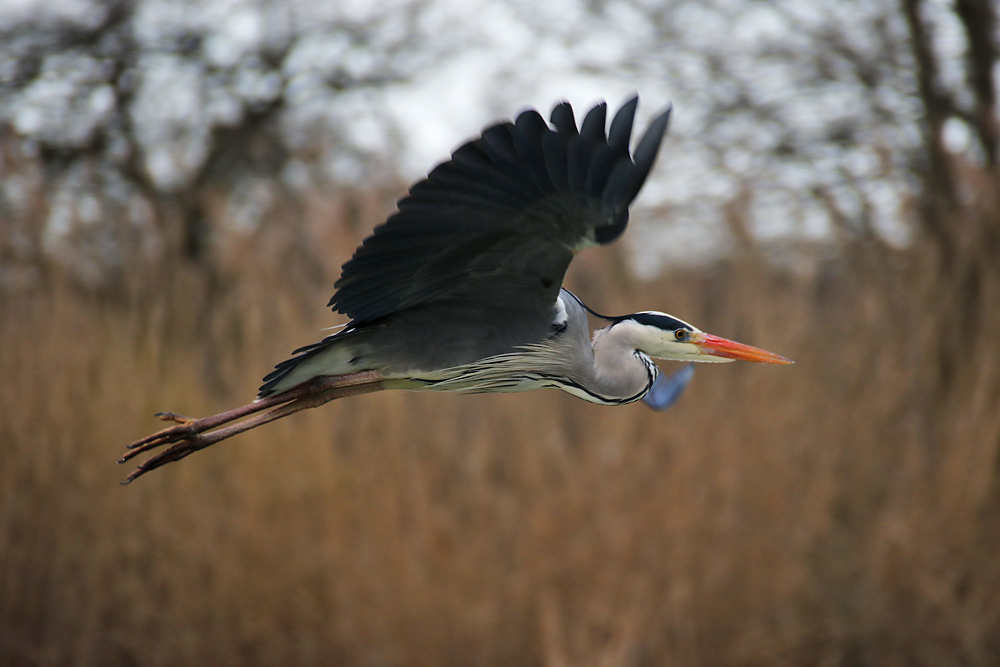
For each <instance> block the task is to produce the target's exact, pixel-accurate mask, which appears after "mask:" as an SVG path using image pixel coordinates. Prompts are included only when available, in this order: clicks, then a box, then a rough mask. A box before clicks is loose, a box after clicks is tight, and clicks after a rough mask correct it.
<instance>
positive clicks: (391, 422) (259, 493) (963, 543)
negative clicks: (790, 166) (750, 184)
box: [0, 245, 1000, 666]
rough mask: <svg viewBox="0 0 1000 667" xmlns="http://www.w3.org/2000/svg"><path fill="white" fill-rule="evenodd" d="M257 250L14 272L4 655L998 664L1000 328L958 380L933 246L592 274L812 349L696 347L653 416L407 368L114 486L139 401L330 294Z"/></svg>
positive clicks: (646, 304)
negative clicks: (78, 273)
mask: <svg viewBox="0 0 1000 667" xmlns="http://www.w3.org/2000/svg"><path fill="white" fill-rule="evenodd" d="M347 248H349V245H339V246H338V248H337V249H336V251H335V252H332V253H331V254H336V253H337V252H341V253H342V256H341V257H340V259H343V255H346V249H347ZM245 252H250V250H246V249H245ZM601 252H603V253H607V252H608V251H601ZM912 252H917V251H916V250H913V251H912ZM609 258H610V259H613V257H612V256H611V255H608V256H607V258H604V259H602V256H601V255H599V254H594V255H592V256H589V257H584V258H583V261H582V263H581V267H578V269H577V272H576V274H575V276H574V277H573V280H574V281H575V283H576V284H578V285H579V284H586V285H588V286H589V285H590V284H591V283H592V282H595V281H594V279H593V277H592V275H593V272H595V271H596V270H597V269H599V268H600V267H599V266H596V265H595V264H596V263H599V262H606V261H608V260H609ZM242 259H243V260H244V261H245V264H246V266H254V268H253V269H247V270H245V271H242V272H237V273H234V274H232V275H230V276H228V278H227V279H226V280H223V281H221V282H220V281H218V280H216V281H214V282H212V287H211V289H209V288H208V287H206V285H207V284H208V281H206V280H204V279H203V276H202V275H201V274H199V273H198V272H197V271H195V270H192V269H189V268H185V267H183V266H168V267H163V268H160V269H157V272H156V273H155V275H152V276H150V275H146V276H145V278H144V279H143V280H141V281H140V280H139V278H138V276H137V277H136V284H137V285H138V284H141V285H143V286H142V287H136V288H134V289H133V290H132V291H131V292H129V291H128V290H124V291H123V293H119V294H116V295H114V296H113V297H108V296H102V295H95V294H92V293H87V292H84V291H81V290H77V289H74V288H71V287H69V286H67V284H66V283H65V282H64V281H61V280H59V279H58V278H52V279H51V280H49V281H48V282H47V283H46V285H45V286H44V287H39V288H38V289H37V290H35V291H33V292H32V293H22V294H4V295H3V296H2V297H0V298H2V299H3V301H2V303H0V307H2V316H0V377H2V378H3V383H2V384H0V442H2V445H0V489H2V492H0V545H2V546H0V663H2V664H9V665H14V664H30V665H58V664H76V665H109V664H142V665H158V664H163V665H173V664H218V665H226V664H232V665H251V664H271V665H273V664H331V665H333V664H337V665H501V664H503V665H532V664H538V665H541V664H544V665H552V666H560V665H667V664H672V665H727V664H739V665H800V664H826V665H841V664H842V665H847V664H879V665H921V664H922V665H942V664H953V665H959V664H961V665H995V664H997V663H998V662H1000V557H998V554H1000V520H998V511H1000V502H998V492H997V489H998V487H997V478H998V472H997V464H998V456H997V454H998V443H1000V418H998V414H1000V410H998V409H997V404H996V403H995V402H994V398H995V397H996V396H997V388H998V377H1000V352H998V350H1000V347H998V346H997V345H996V342H995V339H992V342H989V341H982V340H981V341H979V343H980V344H978V345H976V346H974V347H970V348H969V349H975V351H976V354H975V356H974V358H972V359H969V360H968V361H967V363H964V364H962V365H960V369H961V372H960V374H959V377H957V379H955V380H954V382H952V383H951V384H950V385H949V386H948V387H947V389H946V390H944V391H943V393H942V392H941V391H938V390H937V389H936V387H935V382H936V380H935V379H934V378H935V377H936V376H935V375H934V374H932V373H930V372H929V370H928V369H929V368H931V367H932V366H933V364H934V361H933V360H932V358H931V357H932V356H933V355H934V354H936V353H937V352H936V351H939V350H940V348H941V346H940V345H935V344H934V343H935V342H936V341H938V340H939V337H940V336H949V335H956V338H955V339H954V340H955V342H954V346H955V348H956V349H957V348H958V347H959V346H961V345H962V342H961V339H960V338H958V337H957V334H960V333H963V332H955V331H948V330H947V329H945V330H942V326H941V325H942V323H941V320H940V318H939V313H938V312H937V311H936V310H935V307H934V304H935V303H936V302H938V301H939V300H942V299H946V298H947V297H948V295H947V294H942V293H940V292H938V293H935V291H934V288H933V285H932V283H933V281H926V280H925V281H918V280H914V279H913V275H914V272H911V271H909V270H908V269H906V268H905V267H906V266H911V265H915V264H918V262H915V261H914V260H913V258H912V257H910V258H909V259H905V258H904V260H905V261H901V266H903V268H902V269H900V270H896V269H894V268H893V267H892V262H888V263H887V262H886V261H885V258H883V259H882V260H880V261H879V262H878V265H877V266H871V265H870V264H868V263H866V262H865V261H864V260H863V258H860V259H859V258H857V257H854V258H852V257H851V256H850V255H843V256H841V257H839V258H838V259H837V260H835V261H829V262H826V263H823V264H822V265H820V268H818V269H816V270H813V271H809V272H803V271H799V272H790V271H788V270H778V269H773V268H768V267H767V265H765V264H763V263H761V262H757V261H742V262H739V261H738V262H731V263H723V264H719V265H716V266H713V267H706V268H704V269H698V270H693V269H689V270H686V271H684V272H676V273H673V274H670V275H666V276H663V277H661V278H660V279H658V280H657V281H656V282H655V283H649V284H642V283H636V282H634V281H633V282H630V281H627V280H620V281H618V282H617V283H614V284H605V285H604V287H603V288H602V289H600V290H595V292H596V294H589V293H588V296H589V297H590V300H591V301H592V305H593V306H594V307H596V308H599V309H606V310H619V311H623V312H627V311H628V310H630V309H644V308H650V307H653V308H660V309H664V310H668V311H669V312H672V313H675V314H677V315H679V316H682V317H684V318H686V319H690V320H691V321H694V322H696V323H697V324H699V325H701V326H703V328H705V329H707V330H710V331H713V332H716V333H719V334H721V335H725V336H729V337H733V338H736V339H739V340H745V341H746V342H749V343H752V344H757V345H761V346H763V347H766V348H769V349H773V350H776V351H778V352H780V353H782V354H785V355H787V356H790V357H792V358H794V359H795V360H796V361H797V362H798V363H797V364H796V365H795V366H793V367H788V368H785V367H757V366H753V365H749V364H743V365H741V364H731V365H726V366H718V367H708V368H704V369H700V370H699V372H698V374H697V376H696V379H695V382H694V384H693V386H692V387H691V388H690V390H689V392H688V394H687V395H686V396H685V397H684V398H683V400H682V402H681V403H680V404H679V405H678V407H677V408H675V409H674V410H672V411H670V412H668V413H665V414H654V413H652V412H651V411H648V410H646V409H645V408H644V407H643V406H641V405H637V406H628V407H623V408H616V409H612V408H605V407H599V406H594V405H589V404H587V403H584V402H582V401H578V400H576V399H573V398H572V397H570V396H568V395H564V394H562V393H560V392H555V391H552V392H536V393H533V394H523V395H506V396H488V397H484V396H466V397H463V396H449V395H420V394H403V393H385V394H380V395H371V396H365V397H359V398H354V399H350V400H345V401H342V402H338V403H335V404H331V405H329V406H327V407H324V408H323V409H321V410H316V411H311V412H310V413H307V414H302V415H298V416H296V417H294V418H291V419H288V420H285V421H284V422H279V423H276V424H273V425H269V426H267V427H264V428H262V429H259V430H258V431H254V432H250V433H248V434H246V435H244V436H241V437H240V438H238V439H236V440H233V441H230V442H227V443H225V444H224V445H220V446H218V447H215V448H213V449H211V450H208V451H205V452H202V453H199V454H197V455H195V456H193V457H191V458H189V459H187V460H185V461H183V462H182V463H180V464H176V465H172V466H169V467H167V468H165V469H163V470H160V471H157V472H156V473H154V474H151V475H149V476H147V477H144V478H143V479H141V480H140V481H139V482H138V483H136V484H134V485H132V486H131V487H127V488H123V487H120V486H119V485H118V481H119V480H120V479H121V478H122V477H123V474H124V473H125V472H127V471H125V470H123V469H122V468H121V467H119V466H116V465H115V464H114V459H115V458H116V457H117V456H118V455H120V453H121V451H122V447H123V445H124V444H125V443H126V442H128V441H130V440H133V439H134V438H136V437H139V436H141V435H143V434H145V433H146V432H148V431H150V430H151V429H152V428H155V427H156V423H155V422H154V421H153V420H152V419H151V418H150V415H151V413H153V412H155V411H157V410H161V409H171V410H176V411H179V412H182V413H190V414H196V415H203V414H208V413H211V412H215V411H217V410H220V409H224V408H227V407H231V406H232V405H234V404H237V403H238V402H243V401H245V400H246V399H248V398H249V397H250V396H252V393H253V390H254V388H255V387H256V385H257V382H258V380H259V378H260V376H261V375H263V373H264V372H265V371H267V370H268V368H269V367H270V365H271V364H273V363H274V362H275V361H278V360H280V359H282V358H283V357H284V355H285V353H287V352H288V351H289V350H290V349H291V348H292V347H295V346H297V345H300V344H304V343H307V342H310V341H312V340H313V339H314V338H315V337H316V335H317V334H318V330H319V328H320V327H322V326H328V325H331V324H334V323H336V322H335V320H334V319H333V318H332V317H331V316H330V315H329V314H328V313H326V312H325V311H323V310H322V308H321V306H322V303H323V302H324V300H325V298H326V297H327V296H328V294H327V293H326V292H327V291H328V290H327V289H326V288H324V289H318V288H316V287H315V285H313V286H305V285H304V284H303V283H302V282H294V281H289V280H286V279H284V278H282V272H281V270H280V267H278V269H275V267H274V266H273V265H270V264H268V262H267V261H266V260H265V259H262V258H261V257H260V256H254V255H244V256H243V257H242ZM261 266H263V267H264V268H261ZM268 266H270V267H271V268H267V267H268ZM612 273H614V272H610V271H608V272H603V275H605V276H606V275H609V274H612ZM602 280H603V278H602ZM928 284H931V286H930V287H929V286H928ZM990 289H991V290H993V292H995V291H996V289H997V285H992V286H991V287H990ZM993 292H989V293H993ZM303 304H315V305H314V306H313V307H303ZM994 305H995V304H994ZM983 318H984V319H986V320H988V322H987V324H986V325H984V326H983V328H981V329H979V331H980V332H988V331H996V328H997V326H998V325H1000V309H997V308H993V309H991V310H990V311H989V312H984V313H983ZM972 333H973V334H975V332H972ZM983 335H986V334H983ZM960 356H961V355H960Z"/></svg>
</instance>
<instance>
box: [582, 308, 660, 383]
mask: <svg viewBox="0 0 1000 667" xmlns="http://www.w3.org/2000/svg"><path fill="white" fill-rule="evenodd" d="M637 326H638V325H635V324H632V323H630V322H627V321H626V322H620V323H618V324H616V325H614V326H610V327H606V328H604V329H600V330H598V331H595V332H594V338H593V343H592V345H593V350H594V367H593V375H592V376H591V377H590V378H588V382H587V383H586V385H587V386H586V387H585V389H586V391H587V393H588V394H590V396H589V397H588V396H583V395H581V394H578V395H580V396H581V397H582V398H585V399H587V400H589V401H592V402H595V403H630V402H632V401H636V400H639V399H640V398H642V397H643V396H644V395H645V393H646V391H648V389H649V387H650V385H652V383H653V380H655V379H656V375H657V373H658V372H659V371H658V369H657V367H656V364H654V363H653V360H652V359H650V358H649V357H648V356H647V355H646V354H644V353H642V352H640V351H639V344H640V333H641V332H640V331H639V330H638V329H637ZM595 396H596V397H601V398H603V399H605V400H595Z"/></svg>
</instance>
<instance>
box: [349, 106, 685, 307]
mask: <svg viewBox="0 0 1000 667" xmlns="http://www.w3.org/2000/svg"><path fill="white" fill-rule="evenodd" d="M637 104H638V97H633V98H631V99H630V100H629V101H628V102H626V103H625V104H624V105H623V106H622V108H621V109H620V110H619V111H618V113H617V114H615V117H614V119H613V120H612V121H611V127H610V129H609V130H608V131H607V133H605V123H606V115H607V105H606V104H604V103H601V104H598V105H597V106H595V107H594V108H593V109H591V110H590V111H589V112H588V113H587V115H586V117H585V118H584V120H583V123H582V125H581V126H580V127H579V128H578V127H577V124H576V121H575V119H574V116H573V109H572V107H571V106H570V105H569V104H568V103H565V102H564V103H562V104H559V105H558V106H556V107H555V109H554V110H553V111H552V116H551V123H552V126H551V127H550V126H549V125H547V124H546V123H545V121H544V120H543V119H542V117H541V116H540V115H539V114H538V112H536V111H534V110H529V111H525V112H523V113H521V114H520V115H519V116H518V117H517V119H516V120H515V121H514V122H513V123H510V122H507V123H500V124H497V125H493V126H492V127H489V128H487V129H486V130H484V131H483V133H482V136H481V137H479V138H478V139H475V140H473V141H470V142H469V143H467V144H465V145H464V146H462V147H460V148H459V149H458V150H456V151H455V152H454V153H453V154H452V157H451V160H449V161H448V162H445V163H443V164H441V165H439V166H438V167H436V168H435V169H434V170H433V171H431V173H430V175H428V177H427V178H426V179H424V180H422V181H420V182H419V183H417V184H416V185H414V186H413V188H412V189H411V190H410V193H409V195H408V196H407V197H405V198H403V199H402V200H400V202H399V210H398V211H397V212H396V213H395V214H393V215H392V216H390V217H389V219H388V220H387V221H386V222H385V223H384V224H382V225H380V226H379V227H377V228H376V229H375V231H374V233H373V234H372V235H371V236H370V237H369V238H368V239H367V240H365V242H364V243H363V244H362V245H361V246H360V247H359V248H358V249H357V251H356V252H355V253H354V256H353V257H352V258H351V259H350V260H349V261H348V262H347V263H345V264H344V266H343V270H342V273H341V277H340V279H339V280H338V281H337V283H336V285H335V287H336V289H337V291H336V293H335V294H334V295H333V298H332V299H331V300H330V303H329V305H330V306H331V307H332V308H333V309H334V310H336V311H339V312H341V313H344V314H346V315H348V316H349V317H350V318H351V319H352V320H353V321H354V322H355V323H364V322H372V321H374V320H377V319H379V318H381V317H384V316H386V315H389V314H392V313H396V312H399V311H402V310H406V309H410V308H413V307H416V306H422V305H428V304H431V303H434V302H439V301H443V300H458V301H462V300H466V301H468V300H474V301H482V302H491V303H512V300H514V301H516V302H518V303H521V304H523V305H525V306H526V307H529V308H530V307H531V306H535V307H540V306H541V305H542V304H544V305H545V306H546V307H551V305H552V304H554V303H555V300H556V297H557V296H558V294H559V288H560V286H561V285H562V281H563V276H564V275H565V273H566V269H567V267H568V266H569V263H570V261H571V260H572V258H573V253H574V252H576V251H578V250H580V249H581V248H584V247H586V246H589V245H594V244H603V243H610V242H611V241H613V240H615V239H616V238H618V236H620V235H621V233H622V232H623V231H624V229H625V225H626V223H627V221H628V206H629V204H630V203H631V202H632V200H633V199H634V198H635V196H636V194H638V192H639V189H640V188H641V187H642V184H643V182H644V181H645V180H646V176H647V175H648V174H649V170H650V168H651V167H652V166H653V161H654V159H655V158H656V153H657V151H658V149H659V146H660V142H661V141H662V139H663V137H664V135H665V133H666V131H667V124H668V121H669V118H670V109H669V108H668V109H667V110H666V111H664V112H663V113H662V114H660V115H659V116H657V117H656V118H655V119H654V120H653V122H652V123H651V124H650V126H649V129H648V130H647V131H646V133H645V135H643V137H642V139H641V140H640V142H639V144H638V146H637V147H636V149H635V153H634V154H630V153H629V142H630V139H631V134H632V122H633V118H634V116H635V110H636V105H637Z"/></svg>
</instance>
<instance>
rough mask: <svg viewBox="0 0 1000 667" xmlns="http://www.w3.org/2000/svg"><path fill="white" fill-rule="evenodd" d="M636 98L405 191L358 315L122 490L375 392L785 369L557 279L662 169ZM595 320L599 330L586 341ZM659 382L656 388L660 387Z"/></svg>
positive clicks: (659, 392) (772, 357)
mask: <svg viewBox="0 0 1000 667" xmlns="http://www.w3.org/2000/svg"><path fill="white" fill-rule="evenodd" d="M637 104H638V97H637V96H634V97H632V98H631V99H629V100H628V101H627V102H626V103H625V104H624V105H623V106H622V107H621V109H620V110H619V111H618V112H617V113H616V114H615V116H614V118H613V119H612V121H611V124H610V127H608V128H607V129H606V124H607V121H606V116H607V105H606V104H605V103H600V104H597V105H596V106H594V107H593V108H592V109H590V110H589V111H588V112H587V114H586V116H585V117H584V119H583V122H582V123H581V124H580V125H579V126H578V125H577V122H576V120H575V118H574V114H573V109H572V107H571V106H570V105H569V104H568V103H566V102H563V103H561V104H558V105H556V107H555V108H554V109H553V111H552V114H551V117H550V123H551V124H549V123H546V122H545V120H544V119H543V118H542V116H541V115H540V114H539V113H538V112H537V111H534V110H527V111H524V112H522V113H521V114H519V115H518V116H517V118H516V119H515V120H514V121H513V122H504V123H499V124H496V125H493V126H491V127H488V128H487V129H485V130H484V131H483V132H482V134H481V136H480V137H478V138H476V139H474V140H472V141H470V142H468V143H466V144H464V145H463V146H461V147H460V148H458V149H457V150H456V151H455V152H454V153H453V154H452V156H451V159H450V160H448V161H446V162H444V163H442V164H440V165H438V166H437V167H436V168H435V169H433V170H432V171H431V172H430V174H429V175H428V176H427V177H426V178H425V179H423V180H421V181H420V182H418V183H417V184H416V185H414V186H413V187H412V188H411V189H410V191H409V194H408V195H407V196H406V197H404V198H403V199H402V200H400V201H399V204H398V210H397V211H396V212H395V213H394V214H393V215H391V216H390V217H389V218H388V220H387V221H386V222H385V223H383V224H382V225H380V226H378V227H376V228H375V230H374V232H373V233H372V235H371V236H369V237H368V238H367V239H366V240H365V241H364V242H363V243H362V244H361V246H359V247H358V249H357V250H356V251H355V253H354V255H353V257H351V259H350V260H348V261H347V262H346V263H345V264H344V266H343V268H342V272H341V276H340V278H339V280H338V281H337V282H336V283H335V285H334V287H335V290H336V292H335V294H334V295H333V297H332V298H331V299H330V303H329V306H330V307H332V308H333V309H334V310H335V311H337V312H340V313H342V314H344V315H346V316H347V317H348V318H349V320H350V322H349V323H348V324H347V325H346V326H345V327H343V328H342V329H341V330H340V331H338V332H337V333H335V334H333V335H331V336H328V337H326V338H324V339H323V340H321V341H319V342H318V343H314V344H312V345H307V346H305V347H302V348H299V349H298V350H295V351H294V352H293V353H292V357H291V358H290V359H288V360H286V361H283V362H281V363H280V364H278V365H277V366H276V367H275V369H274V371H273V372H271V373H270V374H268V375H267V376H266V377H265V378H264V384H263V385H262V386H261V387H260V391H259V393H258V396H257V399H256V400H255V401H253V402H251V403H248V404H247V405H244V406H242V407H239V408H235V409H233V410H228V411H226V412H222V413H219V414H217V415H213V416H210V417H205V418H202V419H189V418H187V417H182V416H180V415H177V414H174V413H170V412H167V413H159V414H158V415H157V416H158V417H159V418H160V419H162V420H165V421H170V422H175V425H174V426H171V427H168V428H165V429H163V430H161V431H159V432H157V433H154V434H152V435H150V436H148V437H146V438H142V439H140V440H137V441H136V442H134V443H132V444H131V445H129V446H128V452H127V453H126V455H125V456H124V457H123V458H122V459H121V460H120V461H119V462H120V463H121V462H125V461H127V460H129V459H131V458H133V457H135V456H137V455H139V454H142V453H145V452H148V451H150V450H153V449H155V448H158V447H161V446H167V448H166V449H164V450H162V451H160V452H159V453H157V454H156V455H154V456H152V457H151V458H149V459H148V460H146V461H145V462H143V463H141V464H139V466H138V467H137V468H136V469H135V470H134V471H133V472H132V473H131V474H130V475H129V476H128V478H127V479H126V480H125V482H124V483H128V482H131V481H132V480H134V479H136V478H137V477H139V476H140V475H142V474H144V473H146V472H149V471H150V470H153V469H155V468H158V467H160V466H162V465H164V464H166V463H170V462H172V461H177V460H179V459H182V458H184V457H186V456H188V455H189V454H191V453H193V452H196V451H198V450H200V449H204V448H205V447H208V446H209V445H212V444H214V443H216V442H219V441H221V440H224V439H226V438H229V437H231V436H233V435H236V434H237V433H242V432H243V431H246V430H249V429H251V428H255V427H257V426H260V425H261V424H265V423H267V422H270V421H273V420H275V419H279V418H281V417H285V416H287V415H290V414H292V413H295V412H298V411H299V410H303V409H306V408H313V407H316V406H319V405H322V404H324V403H326V402H328V401H331V400H334V399H338V398H343V397H346V396H352V395H356V394H363V393H367V392H372V391H379V390H383V389H406V390H423V391H453V392H517V391H526V390H531V389H540V388H543V387H554V388H559V389H562V390H563V391H566V392H569V393H570V394H573V395H574V396H578V397H580V398H582V399H584V400H586V401H590V402H592V403H599V404H602V405H622V404H625V403H632V402H634V401H638V400H640V399H643V398H644V397H646V401H647V403H648V404H650V405H651V406H652V407H663V406H664V405H665V404H667V403H669V402H671V401H672V400H674V398H675V396H676V394H677V393H678V391H679V389H682V388H683V384H684V383H686V381H687V380H688V379H690V372H687V373H686V374H682V375H681V376H679V379H677V380H676V381H675V382H674V383H673V386H671V385H669V384H667V385H664V384H663V383H662V380H661V384H660V385H657V378H658V377H659V370H658V368H657V366H656V364H655V363H654V361H653V359H654V358H655V359H666V360H678V361H709V362H721V361H732V360H734V359H742V360H746V361H755V362H763V363H772V364H786V363H791V362H790V361H789V360H787V359H785V358H784V357H781V356H779V355H777V354H774V353H772V352H767V351H765V350H761V349H758V348H755V347H751V346H749V345H744V344H742V343H737V342H734V341H730V340H727V339H725V338H720V337H718V336H713V335H711V334H708V333H705V332H703V331H701V330H700V329H698V328H696V327H695V326H693V325H691V324H688V323H687V322H685V321H683V320H680V319H678V318H676V317H673V316H671V315H667V314H666V313H661V312H653V311H646V312H640V313H633V314H630V315H623V316H619V317H608V316H605V315H599V314H598V313H596V312H594V311H593V310H591V309H590V308H588V307H587V306H586V305H584V303H583V302H582V301H581V300H580V299H578V298H577V297H576V296H575V295H573V294H572V293H570V292H569V291H567V290H566V289H564V288H563V287H562V282H563V277H564V275H565V273H566V270H567V267H568V266H569V264H570V261H571V260H572V259H573V256H574V254H575V253H577V252H579V251H580V250H582V249H583V248H586V247H589V246H594V245H602V244H607V243H611V242H612V241H614V240H615V239H617V238H618V237H619V236H620V235H621V234H622V232H623V231H624V230H625V226H626V223H627V221H628V213H629V212H628V207H629V204H631V202H632V200H633V199H634V198H635V197H636V195H637V194H638V192H639V189H640V188H641V187H642V185H643V183H644V182H645V180H646V177H647V175H648V174H649V171H650V169H651V168H652V166H653V162H654V160H655V158H656V154H657V152H658V151H659V147H660V143H661V142H662V140H663V137H664V135H665V134H666V132H667V126H668V122H669V120H670V113H671V109H670V108H669V107H668V108H667V109H666V110H664V111H663V112H662V113H660V114H659V115H657V116H656V117H655V118H654V119H653V121H652V122H651V123H650V125H649V127H648V129H647V130H646V132H645V134H644V135H643V137H642V139H641V140H640V141H639V143H638V144H637V146H636V147H635V150H634V152H630V147H629V144H630V142H631V135H632V124H633V119H634V116H635V111H636V106H637ZM588 315H590V316H593V317H595V318H597V319H600V320H603V321H604V324H605V326H604V327H603V328H600V329H598V330H597V331H595V332H594V333H593V335H591V332H590V328H589V325H588ZM651 389H653V390H654V391H653V392H652V393H650V390H651Z"/></svg>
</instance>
